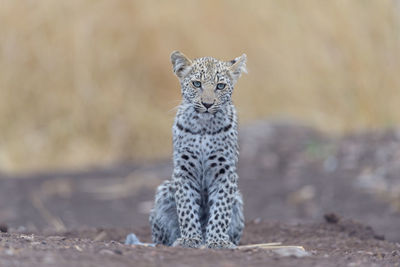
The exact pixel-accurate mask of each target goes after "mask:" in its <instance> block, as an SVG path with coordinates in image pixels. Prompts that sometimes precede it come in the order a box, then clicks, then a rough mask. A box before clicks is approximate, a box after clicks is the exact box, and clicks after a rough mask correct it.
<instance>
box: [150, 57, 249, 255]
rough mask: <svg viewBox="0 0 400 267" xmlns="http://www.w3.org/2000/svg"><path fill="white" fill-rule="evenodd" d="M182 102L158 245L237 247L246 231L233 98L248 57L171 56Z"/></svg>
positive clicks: (158, 218) (156, 224)
mask: <svg viewBox="0 0 400 267" xmlns="http://www.w3.org/2000/svg"><path fill="white" fill-rule="evenodd" d="M171 62H172V65H173V70H174V72H175V74H176V76H177V77H178V79H179V81H180V84H181V92H182V102H181V105H180V106H179V108H178V112H177V114H176V118H175V122H174V125H173V127H172V131H173V148H174V153H173V155H174V157H173V159H174V160H173V161H174V171H173V174H172V179H171V180H167V181H165V182H164V183H163V184H161V185H160V186H159V187H158V189H157V192H156V196H155V204H154V208H153V209H152V211H151V213H150V225H151V230H152V239H153V242H155V243H158V244H164V245H168V246H171V245H173V246H182V247H191V248H197V247H200V246H206V247H208V248H234V247H235V246H236V245H238V243H239V240H240V238H241V235H242V231H243V227H244V217H243V201H242V196H241V194H240V193H239V190H238V185H237V184H238V175H237V171H236V165H237V161H238V154H239V152H238V133H237V118H236V110H235V107H234V106H233V103H232V100H231V96H232V92H233V87H234V85H235V83H236V81H237V80H238V78H239V77H240V75H241V73H242V72H246V55H245V54H243V55H242V56H240V57H237V58H235V59H233V60H231V61H220V60H217V59H215V58H212V57H203V58H198V59H194V60H191V59H189V58H187V57H186V56H185V55H183V54H182V53H180V52H178V51H175V52H173V53H172V54H171Z"/></svg>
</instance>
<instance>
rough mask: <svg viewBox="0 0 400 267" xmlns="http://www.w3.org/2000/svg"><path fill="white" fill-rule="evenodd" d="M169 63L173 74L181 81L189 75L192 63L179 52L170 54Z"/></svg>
mask: <svg viewBox="0 0 400 267" xmlns="http://www.w3.org/2000/svg"><path fill="white" fill-rule="evenodd" d="M171 63H172V67H173V69H174V73H175V75H176V76H178V78H179V79H182V78H183V77H185V76H186V74H188V73H189V71H190V69H191V66H192V61H191V60H190V59H189V58H187V57H186V56H185V55H184V54H182V53H181V52H179V51H174V52H172V53H171Z"/></svg>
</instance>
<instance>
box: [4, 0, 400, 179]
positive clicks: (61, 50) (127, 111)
mask: <svg viewBox="0 0 400 267" xmlns="http://www.w3.org/2000/svg"><path fill="white" fill-rule="evenodd" d="M399 17H400V9H399V6H396V4H395V2H394V1H392V0H376V1H372V0H371V1H367V0H353V1H348V0H335V1H318V0H307V1H300V0H299V1H291V0H280V1H273V0H269V1H263V0H254V1H239V0H233V1H227V0H226V1H211V0H206V1H193V0H192V1H184V0H181V1H176V0H173V1H156V0H148V1H126V0H113V1H111V0H108V1H107V0H96V1H94V0H79V1H78V0H69V1H54V0H41V1H32V0H29V1H28V0H21V1H14V0H2V1H0V129H1V130H0V170H1V171H7V172H25V171H37V170H44V169H54V168H82V167H85V166H91V165H99V164H111V163H113V162H120V161H129V160H138V161H143V160H148V159H158V158H163V157H169V156H170V153H171V130H170V129H171V124H172V121H173V117H174V115H175V110H174V107H176V106H177V105H178V104H179V100H180V91H179V87H178V81H177V79H176V78H175V76H174V75H173V73H172V68H171V65H170V61H169V54H170V53H171V51H173V50H181V51H182V52H184V53H185V54H186V55H188V56H189V57H201V56H214V57H217V58H220V59H225V60H230V59H232V58H234V57H236V56H239V55H240V54H241V53H246V54H247V55H248V69H249V74H248V75H245V76H243V77H242V78H241V80H240V81H239V83H238V86H237V90H236V92H235V96H234V99H235V102H236V106H237V108H238V110H239V116H240V121H241V123H246V122H250V121H251V120H254V119H260V118H273V117H284V118H290V119H294V120H298V121H300V122H302V123H306V124H309V125H313V126H316V127H318V128H320V129H323V130H326V131H329V132H335V133H343V132H346V131H352V130H361V129H366V128H377V127H390V126H393V125H396V124H399V122H400V116H399V114H400V105H399V104H400V73H399V70H400V19H399Z"/></svg>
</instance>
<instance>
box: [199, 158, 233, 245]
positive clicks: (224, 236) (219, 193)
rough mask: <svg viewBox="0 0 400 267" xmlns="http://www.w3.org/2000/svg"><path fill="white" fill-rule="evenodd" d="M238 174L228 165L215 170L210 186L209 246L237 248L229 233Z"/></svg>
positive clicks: (207, 242) (207, 239)
mask: <svg viewBox="0 0 400 267" xmlns="http://www.w3.org/2000/svg"><path fill="white" fill-rule="evenodd" d="M237 180H238V177H237V174H236V173H235V172H234V171H231V170H230V169H229V167H228V166H226V167H225V168H220V169H218V170H216V171H215V174H214V177H213V181H212V183H211V185H210V188H209V194H210V195H209V207H210V208H209V209H210V210H209V220H208V224H207V227H206V245H207V247H208V248H217V249H218V248H235V247H236V246H235V244H233V243H232V240H231V238H230V236H229V234H228V232H229V227H230V225H231V219H232V210H233V203H234V195H235V194H236V191H237Z"/></svg>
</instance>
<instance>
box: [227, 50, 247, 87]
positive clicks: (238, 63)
mask: <svg viewBox="0 0 400 267" xmlns="http://www.w3.org/2000/svg"><path fill="white" fill-rule="evenodd" d="M246 61H247V56H246V54H243V55H241V56H240V57H237V58H235V59H233V60H231V61H229V62H230V63H231V64H232V65H231V66H230V67H229V71H230V74H231V76H232V78H233V79H234V80H235V81H236V80H237V79H239V77H240V75H241V74H242V72H244V73H247V69H246Z"/></svg>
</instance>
